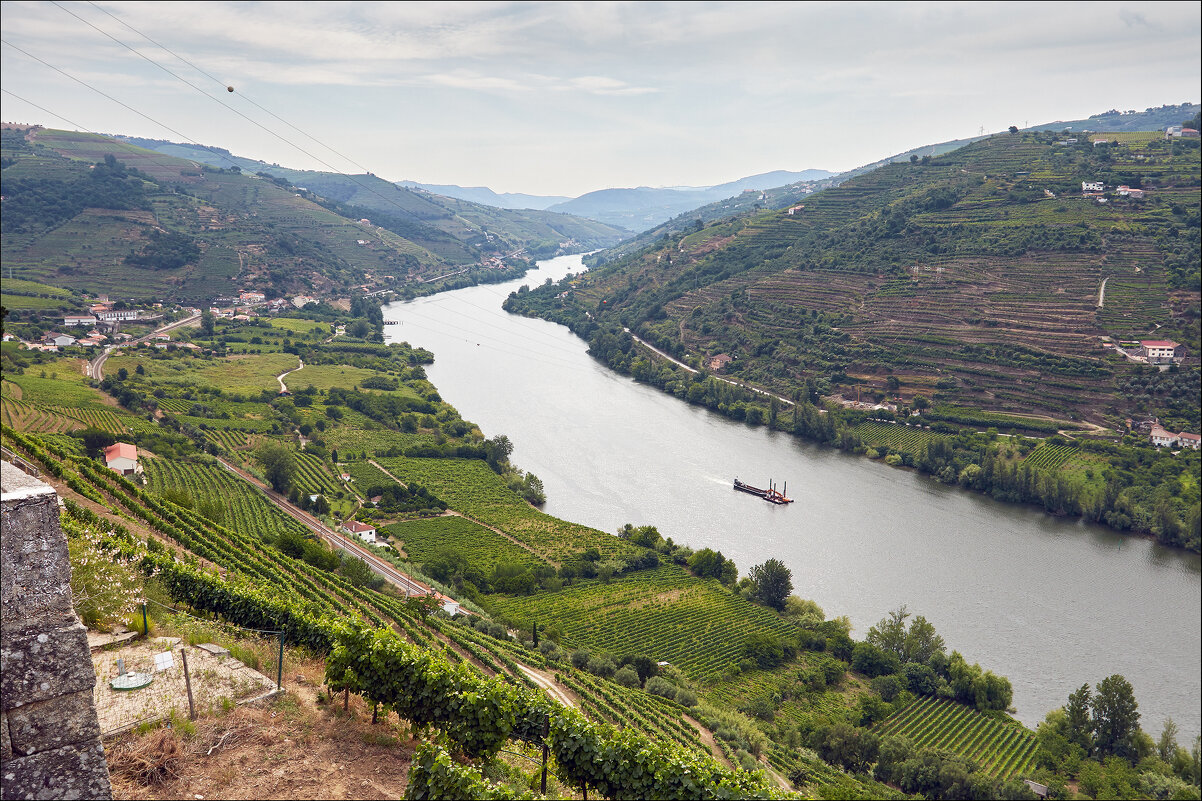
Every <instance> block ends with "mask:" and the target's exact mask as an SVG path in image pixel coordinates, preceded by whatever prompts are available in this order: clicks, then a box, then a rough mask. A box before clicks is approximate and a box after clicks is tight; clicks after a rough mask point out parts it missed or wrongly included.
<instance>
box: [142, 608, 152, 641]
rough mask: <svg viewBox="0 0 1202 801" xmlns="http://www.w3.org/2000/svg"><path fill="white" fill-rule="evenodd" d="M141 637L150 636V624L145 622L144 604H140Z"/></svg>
mask: <svg viewBox="0 0 1202 801" xmlns="http://www.w3.org/2000/svg"><path fill="white" fill-rule="evenodd" d="M142 636H143V637H149V636H150V624H149V623H148V622H146V602H145V601H143V602H142Z"/></svg>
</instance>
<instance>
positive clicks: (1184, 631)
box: [384, 256, 1202, 745]
mask: <svg viewBox="0 0 1202 801" xmlns="http://www.w3.org/2000/svg"><path fill="white" fill-rule="evenodd" d="M582 269H583V268H582V266H581V257H580V256H562V257H559V258H555V259H550V260H547V261H544V262H540V263H539V269H538V270H537V271H532V272H531V273H529V274H528V275H527V276H526V277H525V278H523V279H520V280H517V281H512V282H509V283H506V284H498V285H491V286H488V285H485V286H477V287H470V288H468V289H461V290H457V291H454V292H447V293H443V294H439V295H433V296H430V297H425V298H419V299H417V300H414V301H410V302H406V303H393V304H390V305H388V306H386V307H385V309H384V316H385V319H388V320H396V321H398V322H399V323H400V325H394V326H389V327H387V328H386V329H385V330H386V331H387V332H388V336H389V338H390V339H397V340H407V341H408V342H410V343H411V344H413V345H418V346H421V347H425V348H428V349H430V350H432V351H433V352H434V355H435V362H434V364H433V365H431V366H430V367H429V369H428V370H427V373H428V374H429V376H430V380H431V381H432V382H434V384H435V386H437V387H438V390H439V392H440V393H441V394H442V396H443V397H444V398H445V399H446V400H447V401H448V402H450V403H452V404H454V405H455V407H456V408H458V409H459V411H460V413H461V414H462V415H463V416H464V418H465V419H468V420H471V421H473V422H474V423H476V424H478V425H479V426H480V427H481V429H482V430H483V431H484V433H485V435H486V436H493V435H495V434H502V433H503V434H507V435H508V436H509V437H510V439H511V440H512V441H513V443H514V452H513V457H512V460H513V462H514V464H517V465H519V466H520V467H522V468H523V469H526V470H530V471H532V472H534V473H535V474H536V475H537V476H538V477H539V478H541V479H542V480H543V484H544V486H545V488H546V492H547V505H546V507H545V510H546V511H547V512H548V513H550V514H553V515H555V516H557V517H561V518H564V519H567V520H572V521H575V522H579V523H585V524H587V525H590V526H595V527H596V528H599V529H602V530H604V531H609V532H613V531H615V530H616V529H617V528H618V527H619V526H620V525H622V524H623V523H626V522H631V523H634V524H636V525H646V524H653V525H655V526H657V527H658V528H659V531H660V533H661V534H663V535H664V536H665V537H672V538H673V539H674V540H675V541H676V542H678V543H684V544H687V545H689V546H691V547H693V548H703V547H712V548H715V549H720V550H721V551H722V552H723V554H725V555H726V556H728V557H730V558H733V559H734V560H735V562H736V563H737V564H738V566H739V569H740V572H741V573H745V572H746V571H747V569H748V568H750V567H751V566H752V565H754V564H758V563H760V562H763V561H764V560H765V559H768V558H770V557H775V558H777V559H780V560H782V561H783V562H784V563H785V564H786V565H788V566H789V568H790V569H791V570H792V571H793V584H794V587H795V592H796V593H797V594H798V595H800V596H802V597H804V598H811V599H813V600H815V601H817V602H818V603H819V604H820V605H821V606H822V607H823V609H824V610H825V611H826V613H827V614H828V615H847V616H848V617H849V618H850V619H851V622H852V624H853V627H854V630H853V636H856V637H859V638H862V637H863V636H864V634H865V633H866V632H867V630H868V627H869V626H871V625H873V624H874V623H876V622H877V621H878V620H880V619H881V618H882V617H884V616H885V614H886V613H887V612H888V611H889V610H890V609H894V608H896V607H897V606H899V605H900V604H903V603H904V604H907V605H908V607H909V609H910V610H911V611H912V612H913V613H915V614H920V615H924V616H925V617H926V618H927V619H928V620H930V621H931V622H932V623H933V624H934V625H935V627H936V628H937V630H938V631H939V633H940V634H941V635H942V636H943V637H944V639H945V641H946V643H947V646H948V649H949V651H950V650H951V649H956V650H959V651H960V652H961V653H963V654H964V655H965V657H966V658H968V660H969V661H970V662H980V664H981V665H982V667H985V668H987V669H989V670H993V671H994V672H996V673H999V674H1001V675H1004V676H1008V677H1009V678H1010V680H1011V682H1012V683H1013V685H1014V706H1015V708H1016V710H1017V717H1018V718H1019V719H1020V720H1022V721H1023V722H1024V723H1026V724H1027V725H1029V726H1034V725H1035V724H1037V723H1038V722H1039V721H1040V720H1042V719H1043V716H1044V714H1045V713H1046V712H1047V711H1048V710H1049V709H1052V708H1055V707H1057V706H1061V705H1062V704H1064V703H1065V701H1066V699H1067V697H1068V694H1069V693H1070V692H1072V691H1073V690H1075V689H1076V688H1077V687H1079V686H1081V685H1082V684H1083V683H1086V682H1088V683H1090V684H1091V685H1096V684H1097V683H1098V682H1099V681H1100V680H1102V679H1103V678H1105V677H1107V676H1109V675H1111V674H1114V673H1121V674H1123V675H1124V676H1125V677H1126V678H1127V679H1128V680H1129V681H1131V683H1132V684H1133V685H1134V687H1135V692H1136V699H1137V701H1138V702H1139V707H1140V712H1141V714H1142V719H1141V724H1142V726H1143V727H1144V729H1145V730H1146V731H1147V732H1148V733H1149V734H1151V735H1152V736H1153V737H1157V736H1159V734H1160V729H1161V726H1162V724H1163V721H1164V719H1165V718H1166V717H1169V716H1171V717H1172V718H1173V720H1174V721H1175V722H1176V723H1177V725H1178V727H1179V729H1180V732H1181V734H1180V736H1179V742H1181V743H1182V744H1184V745H1188V744H1190V743H1191V742H1192V740H1193V737H1194V736H1195V735H1196V734H1198V733H1199V732H1202V720H1200V718H1202V563H1200V560H1199V557H1198V556H1197V555H1195V554H1187V553H1182V552H1177V551H1173V550H1170V549H1167V548H1164V547H1161V546H1159V545H1157V544H1155V543H1153V542H1150V541H1148V540H1145V539H1139V538H1135V537H1127V536H1122V535H1119V534H1116V533H1114V532H1112V531H1110V530H1109V529H1106V528H1103V527H1100V526H1093V525H1087V524H1084V523H1081V522H1079V521H1069V520H1059V519H1055V518H1052V517H1050V516H1048V515H1045V514H1043V513H1042V512H1040V511H1038V510H1035V509H1028V508H1023V507H1017V506H1011V505H1006V504H1000V503H997V502H994V501H992V500H991V499H989V498H986V497H983V496H980V495H977V494H974V493H967V492H963V491H961V490H957V489H954V488H949V487H945V486H943V485H941V484H939V483H937V482H935V481H933V480H931V479H930V478H928V477H924V476H920V475H918V474H916V473H914V472H912V471H908V470H904V469H897V468H892V467H888V466H887V465H884V464H882V463H880V462H873V461H869V460H868V459H865V458H862V457H857V456H852V455H848V454H845V453H842V452H839V451H833V450H828V449H823V448H819V447H817V446H814V445H811V444H808V443H804V442H800V441H798V440H796V439H795V438H793V437H791V436H788V435H785V434H781V433H779V432H774V431H767V430H765V429H763V428H753V427H750V426H747V425H745V424H743V423H738V422H735V421H732V420H728V419H726V418H724V417H722V416H720V415H718V414H716V413H713V412H710V411H708V410H705V409H701V408H698V407H694V406H690V405H688V404H686V403H684V402H682V401H679V400H676V399H675V398H672V397H670V396H668V395H666V394H664V393H662V392H660V391H659V390H656V389H653V388H651V387H647V386H644V385H641V384H638V383H636V382H635V381H633V380H632V379H630V378H628V377H625V376H621V375H617V374H615V373H614V372H612V371H611V370H609V369H608V368H606V367H604V366H603V365H601V364H600V363H598V362H596V361H595V360H593V359H592V358H590V357H589V356H588V355H587V352H586V351H587V347H586V345H585V343H584V342H583V341H582V340H580V339H578V338H577V337H575V336H574V335H573V334H571V333H570V332H569V331H568V330H567V329H566V328H563V327H562V326H558V325H555V324H554V323H549V322H546V321H544V320H532V319H527V318H524V317H518V316H516V315H510V314H507V313H505V312H504V311H502V310H501V303H502V302H503V301H504V299H505V297H506V296H507V295H508V294H509V293H510V292H511V291H513V290H515V289H517V288H518V287H519V286H521V285H523V284H527V285H529V286H537V285H539V284H541V283H542V282H543V281H545V280H546V279H548V278H551V279H553V280H558V279H559V278H562V277H563V276H564V275H567V274H569V273H575V272H580V271H581V270H582ZM735 477H739V478H741V479H743V480H744V481H747V482H748V483H752V484H756V485H759V486H764V485H765V484H766V483H767V481H768V479H769V478H772V479H774V480H775V481H777V483H778V484H783V483H784V482H787V483H788V494H789V495H790V497H792V498H795V499H796V503H793V504H791V505H788V506H774V505H772V504H768V503H765V502H763V501H762V500H760V499H758V498H755V497H753V496H751V495H745V494H742V493H738V492H735V491H733V490H732V489H731V480H732V479H733V478H735Z"/></svg>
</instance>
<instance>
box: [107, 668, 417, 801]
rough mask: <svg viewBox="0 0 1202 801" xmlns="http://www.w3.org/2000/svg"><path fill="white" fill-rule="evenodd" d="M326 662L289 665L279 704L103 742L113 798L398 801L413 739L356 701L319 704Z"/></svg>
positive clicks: (398, 724)
mask: <svg viewBox="0 0 1202 801" xmlns="http://www.w3.org/2000/svg"><path fill="white" fill-rule="evenodd" d="M321 671H322V663H321V661H320V660H310V661H308V662H305V663H302V664H301V665H299V666H297V665H296V664H295V663H294V664H293V665H292V666H291V667H290V669H289V675H288V677H287V678H286V681H285V690H286V693H285V694H284V695H283V696H282V697H280V698H279V699H278V700H273V701H270V702H264V703H263V704H255V705H249V706H243V707H239V708H238V709H236V710H234V711H232V712H230V713H228V714H226V715H224V716H220V717H211V718H201V719H200V720H198V721H197V722H196V723H195V732H194V733H189V732H188V731H187V730H186V729H187V727H186V726H177V727H176V728H175V729H166V728H162V729H157V730H155V731H153V732H149V733H145V734H142V735H137V734H132V733H131V734H128V735H125V736H123V737H120V738H117V739H114V740H110V741H107V742H106V743H105V751H106V752H107V754H108V761H109V773H110V776H111V778H112V782H113V795H114V797H116V798H131V799H160V798H162V799H169V798H188V799H197V798H204V799H213V798H287V799H306V798H372V799H376V798H399V797H400V796H401V795H403V794H404V792H405V787H406V784H407V783H408V776H409V763H410V759H411V756H412V753H413V747H414V741H413V740H412V738H411V737H410V733H409V728H408V726H407V725H406V724H404V723H401V722H398V721H397V718H396V716H395V715H394V716H391V717H390V719H388V720H384V719H383V718H381V720H380V722H379V723H378V724H376V725H372V723H371V710H370V709H367V708H364V705H363V703H362V702H361V701H360V700H359V699H357V698H352V699H350V708H349V710H348V711H346V712H343V710H342V702H341V700H342V699H341V698H338V699H336V700H335V702H334V703H324V704H318V703H317V693H318V690H319V689H320V687H319V684H318V682H320V681H321Z"/></svg>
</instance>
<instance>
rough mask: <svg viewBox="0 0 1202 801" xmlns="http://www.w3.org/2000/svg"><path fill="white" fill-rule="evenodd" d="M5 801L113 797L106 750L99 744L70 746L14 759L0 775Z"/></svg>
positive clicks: (0, 793)
mask: <svg viewBox="0 0 1202 801" xmlns="http://www.w3.org/2000/svg"><path fill="white" fill-rule="evenodd" d="M0 795H3V797H4V798H39V799H40V798H45V799H58V798H66V799H74V798H98V799H110V798H112V797H113V787H112V785H111V784H110V783H109V770H108V766H107V765H106V764H105V761H104V747H103V746H101V744H100V742H99V741H98V740H97V741H96V742H94V743H91V744H89V745H88V746H87V747H84V748H78V747H76V746H70V745H69V746H66V747H63V748H56V749H54V750H52V751H42V752H41V753H37V754H31V755H29V756H21V757H13V758H12V759H7V760H5V762H4V767H3V770H2V772H0Z"/></svg>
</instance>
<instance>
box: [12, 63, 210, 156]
mask: <svg viewBox="0 0 1202 801" xmlns="http://www.w3.org/2000/svg"><path fill="white" fill-rule="evenodd" d="M0 42H3V43H4V44H6V45H8V46H9V47H11V48H12V49H13V50H16V51H17V52H18V53H23V54H24V55H26V56H28V57H29V58H32V59H33V60H34V61H36V62H38V63H39V64H41V65H42V66H45V67H49V68H50V69H52V70H54V71H55V72H57V73H58V74H59V75H62V76H63V77H66V78H70V79H71V80H73V81H75V82H76V83H78V84H79V85H81V86H84V87H86V88H88V89H91V90H92V91H93V92H95V93H96V94H98V95H100V96H101V97H104V98H105V99H107V100H111V101H112V102H114V103H116V104H117V105H119V106H121V107H122V108H124V109H126V110H128V111H132V112H133V113H134V114H137V115H138V116H139V117H143V118H145V119H147V120H150V121H151V122H153V123H154V124H155V125H158V126H159V127H160V128H164V129H166V130H168V131H170V132H171V133H173V134H175V135H176V136H178V137H181V138H182V139H184V140H185V141H187V142H191V143H192V144H194V145H196V146H197V147H204V145H202V144H200V142H197V141H196V140H195V139H192V138H191V137H188V136H185V135H184V134H182V133H180V132H179V131H177V130H175V129H174V128H172V127H171V126H170V125H168V124H166V123H164V122H159V121H158V120H156V119H155V118H154V117H152V116H150V115H149V114H146V113H144V112H141V111H138V110H137V109H136V108H134V107H133V106H131V105H129V104H127V103H123V102H121V101H120V100H118V99H117V98H115V97H113V96H112V95H110V94H108V93H106V92H103V91H101V90H100V89H97V88H96V87H95V86H92V85H91V84H90V83H88V82H87V81H85V80H83V79H81V78H76V77H75V76H74V75H72V74H71V73H69V72H66V71H65V70H61V69H59V68H58V67H56V66H54V65H53V64H51V63H49V62H48V61H43V60H42V59H40V58H38V57H37V56H35V55H34V54H33V53H30V52H29V51H28V50H22V49H21V48H20V47H17V46H16V45H15V44H13V43H12V42H10V41H8V40H7V39H0ZM14 97H15V95H14ZM54 116H56V117H59V116H60V115H58V114H55V115H54ZM62 119H65V117H64V118H62ZM230 163H231V164H233V162H232V161H231V162H230Z"/></svg>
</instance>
